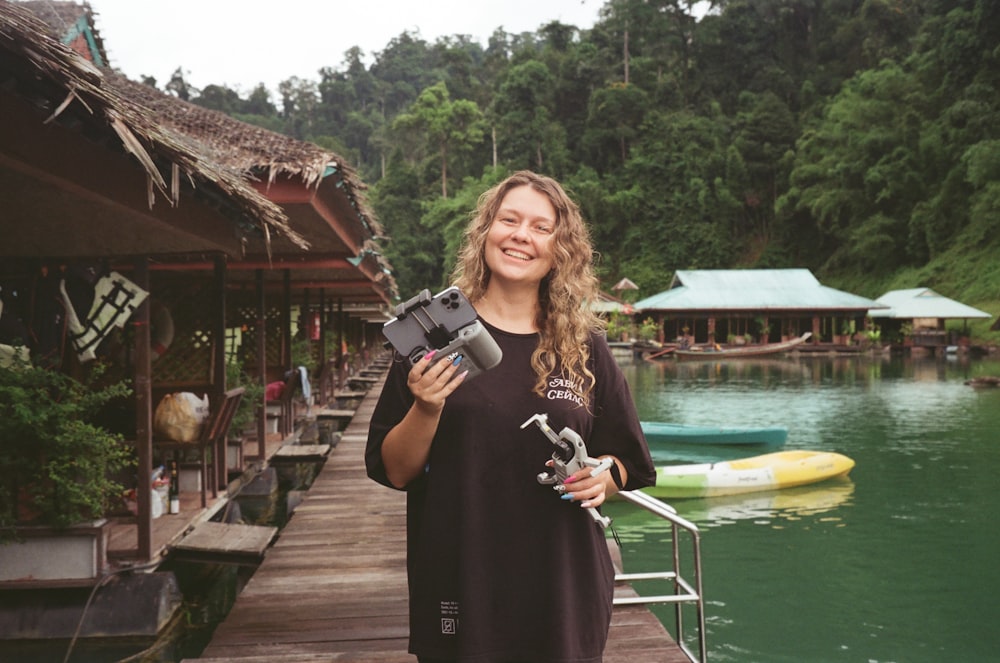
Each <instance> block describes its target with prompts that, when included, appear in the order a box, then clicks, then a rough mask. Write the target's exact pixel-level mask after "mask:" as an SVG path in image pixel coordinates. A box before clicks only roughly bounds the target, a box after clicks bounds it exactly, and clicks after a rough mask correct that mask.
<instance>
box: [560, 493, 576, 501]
mask: <svg viewBox="0 0 1000 663" xmlns="http://www.w3.org/2000/svg"><path fill="white" fill-rule="evenodd" d="M559 499H561V500H571V499H573V493H566V494H565V495H560V496H559Z"/></svg>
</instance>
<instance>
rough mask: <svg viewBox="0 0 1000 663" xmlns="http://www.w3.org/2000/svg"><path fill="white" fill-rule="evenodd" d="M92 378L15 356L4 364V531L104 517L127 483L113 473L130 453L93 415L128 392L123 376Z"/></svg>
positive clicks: (0, 492)
mask: <svg viewBox="0 0 1000 663" xmlns="http://www.w3.org/2000/svg"><path fill="white" fill-rule="evenodd" d="M93 371H94V372H93V373H92V376H91V378H90V379H89V380H88V382H87V383H86V384H84V383H81V382H78V381H77V380H75V379H73V378H71V377H69V376H67V375H65V374H63V373H59V372H57V371H53V370H47V369H44V368H38V367H35V366H32V365H30V364H27V363H24V362H22V361H19V360H15V361H14V362H13V363H12V364H11V365H9V366H0V443H2V447H3V453H2V454H0V539H2V538H8V537H10V536H12V535H14V536H16V528H17V526H18V525H19V524H32V525H48V526H53V527H66V526H69V525H72V524H75V523H79V522H82V521H86V520H92V519H95V518H100V517H102V516H103V515H104V514H105V513H106V512H107V510H108V507H109V506H110V504H111V502H112V501H113V500H114V499H115V498H117V497H118V496H120V495H121V493H122V490H123V488H122V486H121V485H119V484H118V483H116V482H115V481H114V480H113V478H112V477H114V476H115V473H116V472H117V471H118V470H120V469H122V468H124V467H125V465H126V463H127V462H128V459H129V453H128V450H127V449H126V448H125V446H124V444H123V442H122V440H121V439H120V438H119V437H118V436H116V435H113V434H111V433H109V432H108V431H107V430H105V429H103V428H101V427H100V426H98V425H96V424H95V423H94V415H95V413H96V412H98V411H99V410H100V409H101V407H102V406H104V405H105V404H107V403H109V402H110V401H112V400H115V399H117V398H121V397H123V396H126V395H127V394H128V393H129V391H130V390H129V388H128V387H127V386H126V385H125V384H122V383H119V384H114V385H110V386H101V385H100V382H99V380H100V378H101V371H100V368H99V367H98V368H95V369H93Z"/></svg>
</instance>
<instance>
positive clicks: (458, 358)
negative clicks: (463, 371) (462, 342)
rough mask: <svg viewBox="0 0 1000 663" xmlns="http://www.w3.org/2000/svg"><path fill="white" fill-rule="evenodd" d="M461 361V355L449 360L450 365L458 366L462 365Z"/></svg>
mask: <svg viewBox="0 0 1000 663" xmlns="http://www.w3.org/2000/svg"><path fill="white" fill-rule="evenodd" d="M462 359H463V357H462V355H458V356H456V357H455V358H454V359H452V360H451V365H452V366H458V365H459V364H461V363H462Z"/></svg>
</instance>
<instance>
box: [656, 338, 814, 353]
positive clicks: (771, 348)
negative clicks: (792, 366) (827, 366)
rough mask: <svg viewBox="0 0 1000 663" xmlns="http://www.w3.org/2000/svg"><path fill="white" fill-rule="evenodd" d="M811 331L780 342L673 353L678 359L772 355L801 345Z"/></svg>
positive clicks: (694, 349)
mask: <svg viewBox="0 0 1000 663" xmlns="http://www.w3.org/2000/svg"><path fill="white" fill-rule="evenodd" d="M811 336H812V332H806V333H804V334H802V336H799V337H798V338H793V339H791V340H789V341H782V342H781V343H762V344H759V345H734V346H731V347H725V348H723V347H717V346H710V347H698V348H691V349H689V350H681V349H680V348H678V349H677V350H674V352H673V355H674V356H675V357H677V358H678V359H727V358H739V357H760V356H762V355H773V354H778V353H781V352H787V351H788V350H791V349H792V348H794V347H795V346H797V345H801V344H802V343H805V342H806V341H807V340H809V337H811Z"/></svg>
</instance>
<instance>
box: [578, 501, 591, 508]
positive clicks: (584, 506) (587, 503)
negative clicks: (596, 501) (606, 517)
mask: <svg viewBox="0 0 1000 663" xmlns="http://www.w3.org/2000/svg"><path fill="white" fill-rule="evenodd" d="M580 507H581V508H583V509H589V508H590V502H580Z"/></svg>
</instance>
